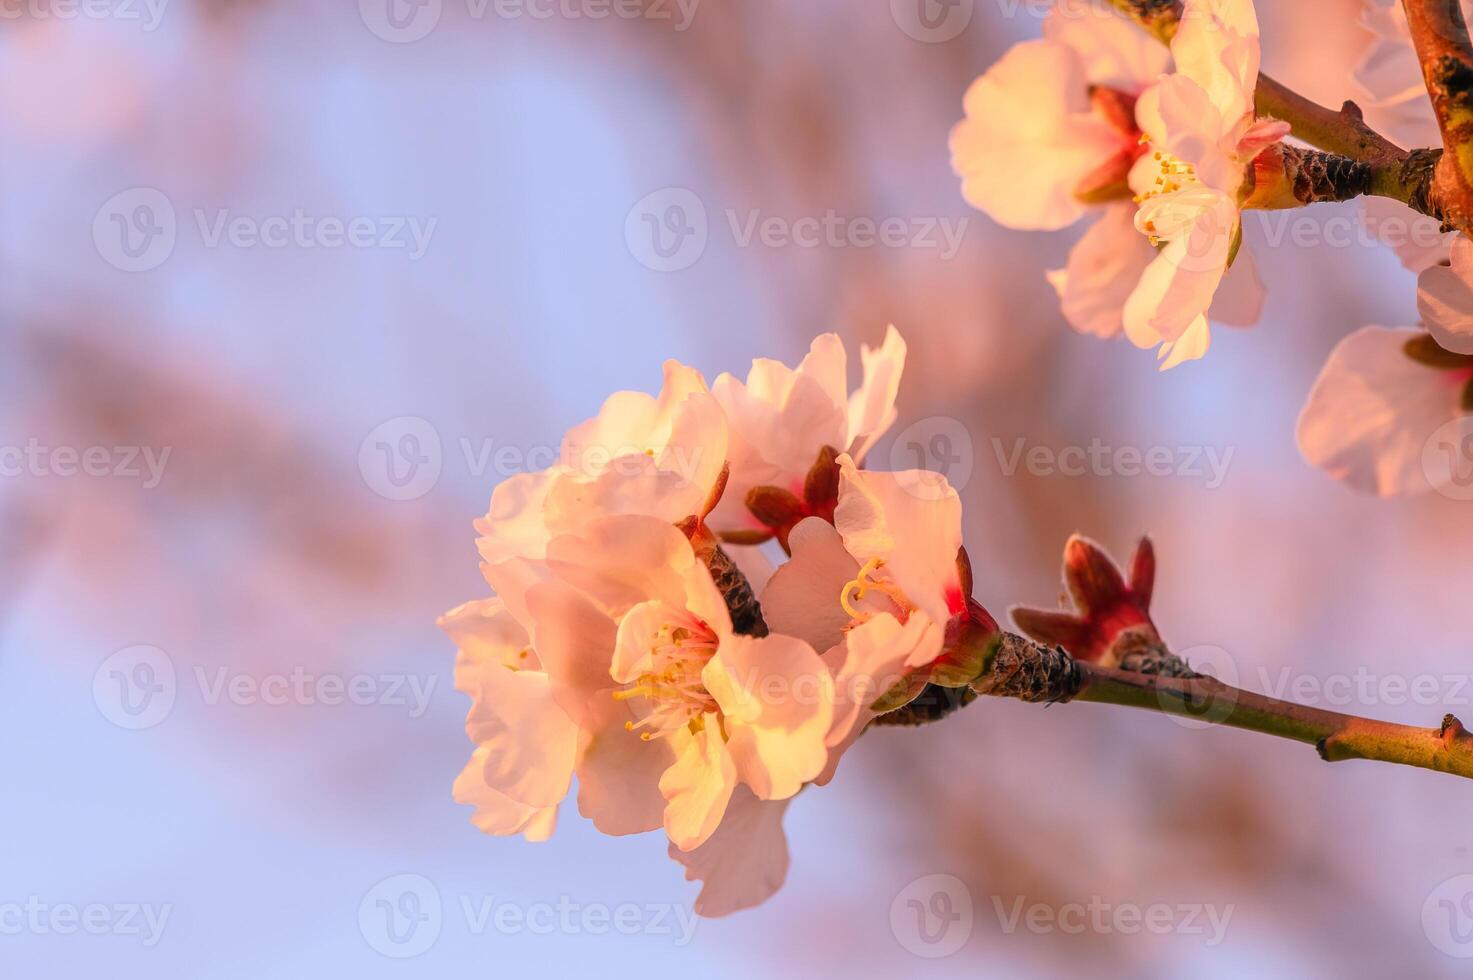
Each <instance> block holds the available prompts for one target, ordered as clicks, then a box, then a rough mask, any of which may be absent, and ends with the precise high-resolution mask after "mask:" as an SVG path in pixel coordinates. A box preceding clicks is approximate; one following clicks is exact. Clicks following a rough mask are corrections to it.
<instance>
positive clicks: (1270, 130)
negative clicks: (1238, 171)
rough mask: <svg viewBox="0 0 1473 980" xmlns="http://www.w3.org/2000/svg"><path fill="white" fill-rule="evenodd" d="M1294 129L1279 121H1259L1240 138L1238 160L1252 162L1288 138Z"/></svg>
mask: <svg viewBox="0 0 1473 980" xmlns="http://www.w3.org/2000/svg"><path fill="white" fill-rule="evenodd" d="M1291 129H1292V127H1291V126H1290V125H1289V124H1288V123H1286V122H1283V121H1281V120H1278V119H1258V120H1255V121H1254V122H1253V124H1252V125H1251V126H1249V127H1248V128H1247V129H1246V130H1244V132H1243V135H1242V136H1240V137H1238V159H1239V160H1244V161H1247V160H1252V159H1253V158H1254V157H1256V156H1258V154H1259V153H1261V152H1263V151H1264V150H1266V149H1268V148H1269V147H1270V146H1273V145H1274V144H1275V143H1277V142H1278V141H1279V140H1281V139H1284V138H1285V137H1287V136H1288V135H1289V133H1290V131H1291Z"/></svg>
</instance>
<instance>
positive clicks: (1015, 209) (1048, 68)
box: [950, 41, 1129, 229]
mask: <svg viewBox="0 0 1473 980" xmlns="http://www.w3.org/2000/svg"><path fill="white" fill-rule="evenodd" d="M965 105H966V115H967V118H966V119H964V120H962V121H961V122H960V123H958V124H957V125H956V127H955V128H953V129H952V131H951V140H950V145H951V165H952V169H953V170H955V171H956V173H957V175H958V176H960V177H961V178H962V194H963V195H964V196H965V197H966V199H967V201H968V202H969V203H970V204H971V205H972V206H973V207H976V208H979V209H980V210H982V211H985V212H987V213H988V214H989V215H991V216H992V218H993V220H995V221H997V222H998V223H999V224H1002V225H1006V226H1007V227H1009V228H1038V229H1051V228H1062V227H1064V226H1065V225H1068V224H1071V223H1073V222H1074V221H1076V220H1077V219H1078V218H1079V217H1080V216H1081V215H1083V214H1084V212H1085V210H1086V208H1087V207H1088V206H1087V205H1086V204H1084V203H1083V202H1082V201H1080V200H1079V199H1078V198H1077V197H1076V196H1075V193H1074V192H1075V189H1076V188H1077V187H1078V186H1079V183H1080V181H1082V180H1083V179H1084V178H1085V177H1087V176H1089V174H1090V173H1092V172H1093V171H1095V170H1097V169H1098V168H1099V167H1100V165H1101V164H1103V163H1104V162H1106V161H1107V160H1109V159H1110V158H1111V157H1112V156H1114V155H1115V154H1117V153H1118V152H1119V151H1120V150H1121V149H1122V148H1124V147H1127V146H1128V145H1129V141H1128V140H1127V139H1126V138H1125V136H1124V135H1123V134H1122V133H1120V132H1118V131H1117V130H1115V129H1114V128H1113V127H1111V126H1110V124H1109V123H1107V122H1106V121H1105V120H1104V119H1102V118H1100V117H1098V116H1096V115H1094V114H1093V113H1092V112H1091V111H1090V105H1089V95H1088V82H1087V81H1086V80H1085V77H1084V66H1083V64H1082V63H1081V62H1080V59H1079V56H1078V55H1077V54H1075V53H1074V51H1072V50H1071V49H1070V48H1068V47H1066V46H1064V45H1062V44H1056V43H1054V42H1052V41H1025V42H1023V43H1022V44H1016V45H1014V46H1013V47H1012V49H1011V50H1009V51H1008V52H1007V54H1005V55H1003V57H1002V59H1001V60H1000V61H998V62H997V64H995V65H993V66H992V67H991V68H990V69H988V70H987V73H986V74H984V75H983V76H982V77H981V78H978V79H977V80H976V81H975V82H973V83H972V85H971V87H970V88H969V89H968V90H967V94H966V99H965Z"/></svg>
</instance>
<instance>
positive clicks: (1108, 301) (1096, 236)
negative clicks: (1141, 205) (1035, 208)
mask: <svg viewBox="0 0 1473 980" xmlns="http://www.w3.org/2000/svg"><path fill="white" fill-rule="evenodd" d="M1155 257H1156V250H1155V249H1153V248H1152V247H1151V244H1150V242H1149V241H1148V240H1147V239H1146V236H1144V235H1142V234H1141V233H1140V232H1138V231H1136V230H1135V206H1134V205H1133V204H1129V203H1124V204H1112V205H1110V206H1109V207H1107V208H1106V209H1105V212H1104V214H1103V215H1102V216H1101V217H1100V219H1099V220H1098V221H1096V222H1095V223H1094V224H1093V225H1091V226H1090V228H1089V230H1088V231H1087V232H1085V233H1084V237H1082V238H1080V239H1079V241H1078V243H1076V244H1075V246H1074V248H1073V249H1072V250H1071V251H1070V252H1069V263H1068V265H1067V266H1065V267H1064V268H1063V269H1059V270H1056V271H1053V272H1050V273H1049V274H1048V279H1049V282H1050V283H1051V284H1052V285H1053V287H1054V290H1055V291H1056V292H1057V293H1058V294H1059V303H1060V307H1061V309H1062V310H1063V313H1064V318H1065V319H1066V320H1068V321H1069V325H1070V326H1071V327H1073V328H1074V329H1075V330H1078V331H1079V332H1080V333H1086V334H1093V335H1094V336H1096V337H1104V338H1110V337H1117V336H1119V335H1120V332H1121V331H1122V330H1123V329H1124V327H1123V325H1122V320H1121V317H1122V314H1123V311H1124V308H1125V300H1126V299H1127V298H1128V297H1129V296H1130V293H1131V291H1132V290H1133V289H1135V285H1136V283H1137V282H1138V281H1139V280H1140V277H1141V274H1142V273H1143V272H1145V270H1146V266H1148V265H1150V264H1151V260H1152V259H1154V258H1155Z"/></svg>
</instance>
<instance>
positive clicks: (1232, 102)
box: [1171, 0, 1259, 122]
mask: <svg viewBox="0 0 1473 980" xmlns="http://www.w3.org/2000/svg"><path fill="white" fill-rule="evenodd" d="M1171 56H1172V60H1173V61H1174V62H1175V64H1176V72H1177V73H1178V74H1179V75H1181V76H1183V77H1186V78H1190V79H1191V80H1192V81H1193V82H1195V83H1196V84H1197V85H1199V86H1201V87H1202V89H1203V91H1205V92H1206V93H1207V94H1208V96H1209V97H1210V98H1211V100H1212V104H1213V106H1214V107H1216V109H1217V113H1218V115H1219V116H1220V117H1221V118H1223V119H1226V120H1228V121H1229V122H1236V121H1237V120H1238V119H1240V118H1242V117H1243V116H1245V115H1247V114H1248V113H1250V112H1252V111H1253V93H1254V89H1255V88H1256V87H1257V85H1258V60H1259V44H1258V17H1257V15H1256V14H1255V13H1254V10H1253V0H1186V3H1185V5H1184V9H1183V10H1182V16H1181V24H1180V26H1179V27H1178V28H1177V31H1176V35H1175V36H1174V37H1173V38H1172V40H1171Z"/></svg>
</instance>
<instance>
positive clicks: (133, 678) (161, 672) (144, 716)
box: [92, 645, 178, 731]
mask: <svg viewBox="0 0 1473 980" xmlns="http://www.w3.org/2000/svg"><path fill="white" fill-rule="evenodd" d="M177 694H178V683H177V680H176V678H175V674H174V661H172V660H170V659H169V655H168V654H167V653H165V652H164V651H162V650H160V649H159V648H158V647H152V646H143V645H140V646H132V647H128V648H126V649H123V650H119V651H118V652H117V653H115V654H113V655H112V656H110V657H108V658H107V659H106V660H104V661H103V662H102V664H101V666H99V667H98V668H97V672H96V673H95V674H93V675H92V700H93V701H95V702H96V703H97V710H99V711H101V712H102V716H103V717H104V718H106V719H107V720H108V721H110V722H112V723H113V724H114V725H117V726H118V727H119V728H127V729H131V730H133V731H139V730H141V729H144V728H152V727H153V726H155V725H157V724H159V723H160V722H161V721H163V720H164V719H165V718H167V717H169V712H171V711H173V710H174V699H175V696H176V695H177Z"/></svg>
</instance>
